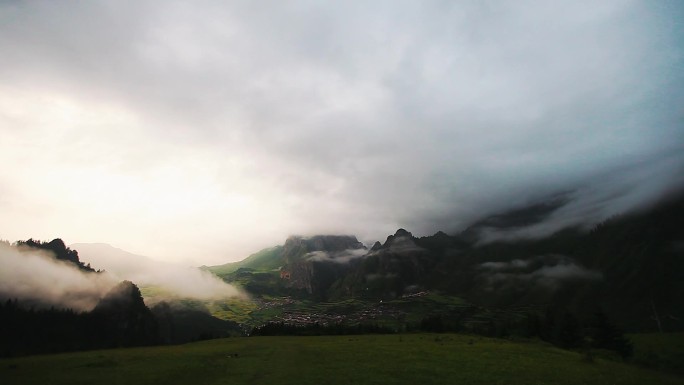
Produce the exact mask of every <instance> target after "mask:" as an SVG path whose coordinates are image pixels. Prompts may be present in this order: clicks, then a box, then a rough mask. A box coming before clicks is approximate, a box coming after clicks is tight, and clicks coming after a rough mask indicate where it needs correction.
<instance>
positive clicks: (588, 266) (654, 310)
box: [224, 195, 684, 331]
mask: <svg viewBox="0 0 684 385" xmlns="http://www.w3.org/2000/svg"><path fill="white" fill-rule="evenodd" d="M564 203H565V200H564V198H562V197H561V198H557V199H555V200H551V201H548V202H543V203H540V204H535V205H532V206H530V207H528V208H522V209H518V210H514V211H512V212H508V213H502V214H499V215H495V216H490V217H488V218H485V219H483V220H480V221H478V222H476V223H475V224H474V225H472V226H470V227H468V228H467V229H466V230H464V231H463V232H461V233H458V234H453V235H448V234H446V233H444V232H438V233H436V234H434V235H432V236H426V237H414V236H413V235H412V234H411V233H410V232H409V231H407V230H405V229H399V230H397V231H396V232H395V233H394V234H393V235H390V236H388V237H387V239H386V240H385V242H384V243H380V242H376V243H375V244H374V245H373V247H372V248H371V249H370V250H367V249H366V248H365V247H363V245H360V244H359V243H358V241H357V240H356V238H355V237H353V236H330V235H327V236H315V237H311V238H302V237H291V238H288V240H286V242H285V244H284V246H283V247H282V249H278V252H277V253H274V254H272V255H270V257H269V258H272V259H271V262H272V263H273V266H275V265H277V264H280V265H281V266H282V267H281V269H280V272H279V273H280V274H279V276H278V275H277V273H276V272H273V271H271V272H268V273H256V272H254V271H248V270H242V271H240V270H238V271H235V272H234V273H232V274H233V275H231V276H224V279H227V280H230V279H236V280H239V281H240V284H241V285H242V287H244V288H245V289H246V290H248V291H250V292H253V293H255V294H258V295H259V294H269V295H296V296H300V297H302V298H310V299H314V300H327V301H330V300H334V301H343V300H347V299H360V300H367V301H373V300H375V301H377V300H385V301H390V300H393V299H399V298H406V297H407V296H411V295H413V294H415V293H421V292H426V291H434V292H439V293H444V294H445V295H450V296H455V297H460V298H463V299H464V300H466V301H468V302H469V303H471V304H473V305H474V306H482V307H486V308H491V309H539V310H538V311H544V310H543V309H552V310H553V311H554V312H559V314H562V313H563V312H571V313H572V314H576V315H577V316H579V317H585V318H588V317H591V316H592V314H594V313H601V312H605V313H606V314H608V315H609V316H610V318H611V319H614V320H616V322H617V323H618V324H619V325H620V326H621V327H622V328H624V329H626V330H630V331H649V330H650V331H653V330H684V321H683V320H684V226H683V225H684V223H682V222H683V221H684V195H678V196H673V197H670V198H669V199H667V200H664V201H662V202H660V203H659V204H657V205H654V206H652V207H650V208H647V209H642V210H641V211H637V212H632V213H629V214H625V215H621V216H617V217H614V218H611V219H609V220H606V221H604V222H603V223H600V224H599V225H597V226H595V227H594V228H592V229H586V230H585V229H579V228H566V229H563V230H561V231H558V232H556V233H554V234H551V235H549V236H544V237H540V238H537V239H530V238H524V239H506V238H504V239H500V240H497V241H492V240H487V239H484V238H482V236H481V234H482V231H481V230H482V229H486V228H496V229H508V228H520V227H521V226H525V225H526V224H535V223H538V222H539V221H540V220H542V219H543V218H544V217H546V216H548V215H550V214H551V213H553V212H554V211H555V210H557V209H558V208H559V207H561V206H562V205H563V204H564ZM276 261H277V262H276ZM264 274H266V275H264ZM257 282H258V283H257ZM252 287H257V288H258V290H255V291H252V290H251V288H252ZM287 290H290V291H287ZM554 309H555V310H554Z"/></svg>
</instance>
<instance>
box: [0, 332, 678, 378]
mask: <svg viewBox="0 0 684 385" xmlns="http://www.w3.org/2000/svg"><path fill="white" fill-rule="evenodd" d="M0 384H3V385H14V384H17V385H19V384H21V385H30V384H40V385H44V384H70V385H71V384H98V385H106V384H126V385H132V384H165V385H170V384H274V385H275V384H298V385H303V384H411V385H414V384H488V385H491V384H597V385H598V384H600V385H604V384H684V377H679V376H676V375H672V374H666V373H662V372H656V371H653V370H649V369H645V368H641V367H638V366H634V365H627V364H623V363H621V362H615V361H610V360H601V359H596V360H595V361H594V362H587V361H586V360H584V358H583V355H582V354H580V353H575V352H570V351H565V350H560V349H556V348H554V347H551V346H548V345H545V344H541V343H537V342H511V341H506V340H497V339H488V338H481V337H474V336H468V335H455V334H439V335H438V334H404V335H364V336H322V337H249V338H229V339H221V340H212V341H205V342H198V343H192V344H187V345H178V346H163V347H151V348H136V349H117V350H102V351H92V352H82V353H71V354H59V355H50V356H33V357H23V358H14V359H3V360H0Z"/></svg>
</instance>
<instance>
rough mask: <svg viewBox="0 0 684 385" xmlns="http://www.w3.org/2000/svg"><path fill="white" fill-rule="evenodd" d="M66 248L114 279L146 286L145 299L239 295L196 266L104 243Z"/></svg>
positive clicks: (214, 297)
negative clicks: (183, 264) (168, 260)
mask: <svg viewBox="0 0 684 385" xmlns="http://www.w3.org/2000/svg"><path fill="white" fill-rule="evenodd" d="M70 248H72V249H74V250H77V251H78V252H79V255H80V257H81V260H83V261H88V262H89V263H90V264H91V265H92V266H96V267H97V268H99V269H105V270H106V271H107V272H108V273H109V274H110V275H112V276H114V277H116V278H117V280H130V281H132V282H134V283H135V284H137V285H138V286H140V287H142V288H149V289H150V290H151V292H150V294H149V295H148V297H149V296H150V295H151V296H152V297H155V298H145V300H146V301H150V300H151V301H159V300H160V298H164V297H168V298H191V299H198V300H217V299H225V298H230V297H238V296H241V295H243V293H241V292H240V291H238V290H237V289H236V288H235V287H234V286H231V285H229V284H227V283H225V282H223V281H222V280H221V279H219V278H217V277H216V276H215V275H213V274H211V273H209V272H207V271H204V270H200V269H198V268H196V267H186V266H182V265H177V264H172V263H167V262H162V261H155V260H152V259H150V258H147V257H144V256H140V255H135V254H131V253H128V252H126V251H124V250H121V249H117V248H115V247H112V246H110V245H107V244H74V245H70Z"/></svg>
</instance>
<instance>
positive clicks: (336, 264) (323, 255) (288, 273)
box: [281, 235, 366, 295]
mask: <svg viewBox="0 0 684 385" xmlns="http://www.w3.org/2000/svg"><path fill="white" fill-rule="evenodd" d="M365 253H366V247H365V246H364V245H363V244H362V243H361V242H359V241H358V240H357V239H356V237H355V236H347V235H317V236H314V237H310V238H304V237H290V238H288V239H287V241H286V242H285V245H284V246H283V258H284V260H285V265H284V266H283V268H282V270H281V271H282V272H283V275H282V276H283V277H288V278H285V279H287V280H288V286H290V287H292V288H295V289H304V290H306V291H307V292H308V293H309V294H314V295H322V294H323V293H325V291H326V290H327V289H328V288H329V287H330V285H331V284H332V283H333V282H335V281H336V280H337V279H339V278H340V277H342V276H343V275H344V274H345V273H346V272H347V271H348V270H349V262H350V261H351V260H352V259H355V258H358V257H361V256H363V255H365Z"/></svg>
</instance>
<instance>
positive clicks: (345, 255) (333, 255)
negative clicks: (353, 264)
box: [304, 248, 368, 264]
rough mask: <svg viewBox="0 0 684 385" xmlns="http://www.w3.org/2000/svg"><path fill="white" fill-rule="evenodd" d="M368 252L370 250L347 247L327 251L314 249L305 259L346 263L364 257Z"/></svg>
mask: <svg viewBox="0 0 684 385" xmlns="http://www.w3.org/2000/svg"><path fill="white" fill-rule="evenodd" d="M367 254H368V250H367V249H365V248H363V249H347V250H343V251H339V252H327V251H312V252H310V253H307V254H306V255H305V256H304V259H306V260H308V261H313V262H332V263H339V264H345V263H349V262H350V261H352V260H354V259H358V258H361V257H364V256H366V255H367Z"/></svg>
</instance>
